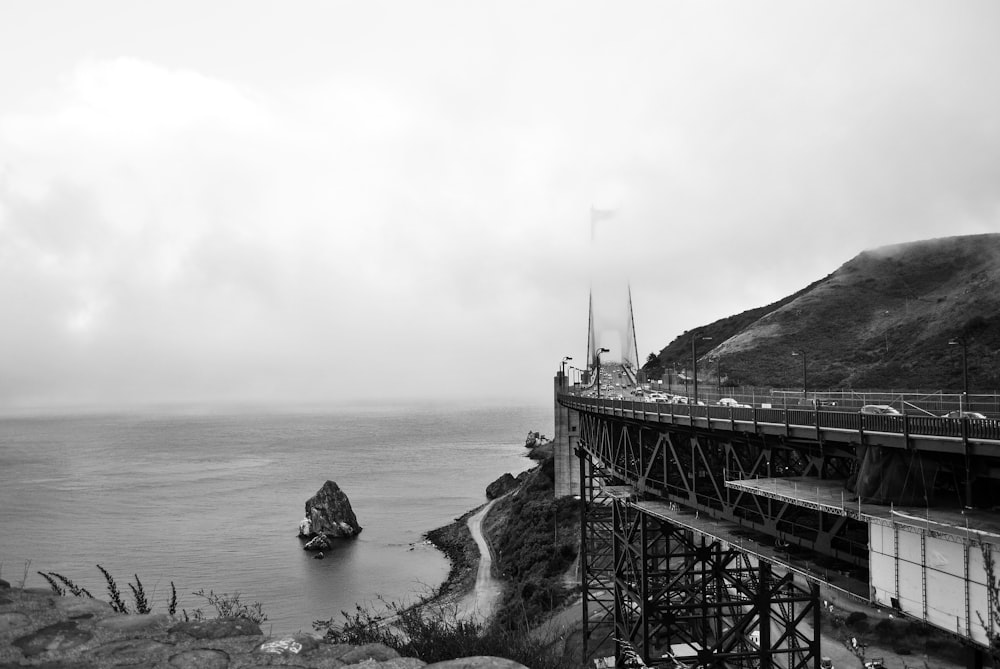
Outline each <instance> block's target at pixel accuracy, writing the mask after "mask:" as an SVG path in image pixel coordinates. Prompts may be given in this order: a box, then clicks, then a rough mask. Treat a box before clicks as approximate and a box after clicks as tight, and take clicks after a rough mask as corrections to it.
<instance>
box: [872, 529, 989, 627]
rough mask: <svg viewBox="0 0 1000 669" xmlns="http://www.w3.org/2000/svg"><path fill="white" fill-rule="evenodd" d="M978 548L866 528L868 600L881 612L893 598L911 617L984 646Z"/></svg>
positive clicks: (923, 533)
mask: <svg viewBox="0 0 1000 669" xmlns="http://www.w3.org/2000/svg"><path fill="white" fill-rule="evenodd" d="M982 545H983V544H981V543H980V542H979V541H978V540H976V537H975V535H972V536H971V537H970V538H968V539H966V538H964V537H955V536H949V537H948V538H943V537H942V536H935V533H934V532H928V531H927V530H926V529H925V528H921V527H917V526H914V525H909V524H902V523H900V524H895V525H891V526H890V525H880V524H877V523H871V524H870V525H869V548H870V551H871V552H870V558H871V587H872V599H873V600H874V602H875V603H877V604H881V605H883V606H885V607H892V600H893V599H896V601H897V602H898V603H899V608H900V610H901V611H902V612H903V613H905V614H906V615H908V616H910V617H913V618H917V619H918V620H925V621H927V622H928V623H930V624H932V625H934V626H935V627H940V628H941V629H945V630H948V631H949V632H953V633H956V634H959V635H961V636H964V637H967V638H970V639H972V640H973V641H975V642H977V643H980V644H984V645H985V644H988V641H987V635H986V632H987V630H986V627H984V625H983V624H982V622H980V616H982V619H983V621H986V622H987V624H989V618H990V613H989V602H988V596H987V587H986V582H987V580H988V579H987V577H986V569H985V566H984V560H983V553H982ZM986 546H987V549H988V550H990V551H992V552H993V554H994V555H996V547H995V546H991V545H990V544H986ZM998 622H1000V621H993V624H994V626H996V625H997V623H998Z"/></svg>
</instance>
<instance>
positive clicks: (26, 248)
mask: <svg viewBox="0 0 1000 669" xmlns="http://www.w3.org/2000/svg"><path fill="white" fill-rule="evenodd" d="M325 7H326V6H325V5H323V6H322V7H321V6H319V5H317V6H316V7H315V8H314V9H315V11H316V12H320V13H322V12H325V11H333V10H329V9H328V8H325ZM396 9H398V11H396V12H390V13H388V14H385V13H384V12H382V11H379V10H378V9H377V8H373V7H371V6H369V5H352V6H350V7H345V6H338V8H337V10H336V12H335V14H336V16H335V17H331V16H326V15H323V16H322V17H319V15H318V19H319V18H324V19H329V20H326V21H325V22H324V20H317V21H316V22H315V25H313V24H310V25H299V24H298V23H296V25H295V30H287V34H286V32H285V31H283V30H282V29H281V28H284V29H288V28H289V25H287V24H281V21H283V20H287V17H286V18H284V19H281V18H275V17H272V19H273V20H274V21H276V22H278V24H280V25H276V26H275V29H274V30H271V29H270V27H269V26H268V30H264V27H265V26H264V25H263V23H262V22H257V23H254V22H252V21H251V22H249V23H248V30H250V31H251V33H252V34H251V33H248V35H241V36H235V35H230V36H229V37H226V38H225V39H223V40H222V42H221V43H220V44H215V43H214V42H213V43H212V44H211V45H209V44H208V42H205V41H203V42H199V41H198V40H199V39H201V40H205V35H211V36H212V39H213V40H217V39H218V36H219V35H223V34H228V33H227V30H226V29H225V26H226V23H225V21H226V20H227V17H225V16H223V14H224V13H220V14H219V15H218V16H216V15H215V14H213V13H206V14H205V15H204V16H201V18H202V20H203V23H199V24H198V30H197V31H195V32H192V33H190V34H189V33H188V32H186V31H187V30H188V27H187V24H185V23H184V21H183V19H184V18H185V16H186V14H185V11H187V10H184V9H180V10H178V12H176V16H174V15H173V14H174V13H173V10H171V12H164V13H158V14H157V16H158V17H159V20H161V21H162V22H163V23H164V26H165V27H164V29H163V31H162V32H160V33H156V34H150V35H149V41H150V45H149V48H148V49H138V48H134V47H135V45H134V44H131V43H126V42H122V41H117V40H118V38H117V37H116V35H122V34H129V33H128V30H127V28H128V26H127V25H118V26H116V30H115V31H112V32H105V33H101V32H99V31H100V26H91V28H92V29H93V30H94V31H98V32H96V33H95V37H93V38H88V39H95V40H96V39H97V36H98V35H102V36H103V37H102V39H106V41H107V42H108V43H109V44H111V45H113V47H114V48H120V49H121V50H122V51H121V52H122V53H132V54H136V53H144V54H146V56H145V57H140V56H138V55H133V56H131V57H128V58H119V57H115V56H106V55H101V54H103V53H106V51H100V52H97V54H98V55H90V56H89V57H88V59H87V60H84V61H79V60H78V59H79V54H80V53H88V50H87V49H83V48H82V47H81V46H80V45H79V44H78V45H76V46H75V47H74V48H72V49H71V48H69V47H66V46H65V45H66V44H72V40H70V42H65V41H60V42H58V44H57V46H56V47H53V53H62V51H60V49H63V48H66V49H67V51H66V53H65V59H66V62H68V63H71V64H72V67H69V68H67V69H65V70H64V72H65V74H64V75H63V76H62V78H60V79H56V78H53V77H47V78H41V79H40V80H39V81H38V82H36V84H37V86H38V87H39V88H42V87H44V88H46V91H45V94H44V95H38V96H37V97H22V98H18V99H16V100H15V101H14V102H13V103H6V104H5V105H4V106H0V309H3V310H4V312H5V314H9V315H10V316H11V322H12V325H11V326H10V327H8V328H4V330H3V331H0V345H3V346H5V347H6V348H7V350H11V347H14V350H18V351H19V356H18V357H17V359H16V360H14V359H10V360H7V361H5V362H3V363H0V365H2V367H0V398H7V399H8V400H9V401H14V400H15V399H17V400H18V401H28V399H31V398H36V399H37V398H42V399H44V398H49V399H52V398H56V397H57V396H58V397H59V398H63V399H72V398H73V397H87V398H104V399H107V400H108V401H112V400H117V399H121V398H149V399H165V398H166V399H169V398H175V399H176V398H189V399H194V400H197V399H203V398H207V399H211V398H239V397H262V398H296V397H319V398H336V397H341V396H344V397H346V396H357V395H359V394H360V395H365V396H376V397H384V396H386V395H392V394H398V395H401V396H402V395H413V394H420V395H423V396H427V395H441V396H452V395H460V396H470V395H471V396H480V395H483V394H490V393H501V394H514V395H516V394H520V393H522V392H524V389H525V388H532V389H534V390H533V391H532V392H536V393H537V394H536V395H535V396H536V397H541V398H543V399H544V398H545V396H546V395H547V390H546V389H547V387H548V386H547V383H548V379H549V377H550V375H551V372H552V371H553V370H554V369H555V365H556V362H557V361H558V360H559V359H560V358H561V357H562V356H563V355H573V356H574V357H575V358H577V359H578V360H582V359H583V358H584V354H585V352H584V350H582V349H583V347H584V346H585V335H586V333H585V330H586V324H587V293H588V288H589V286H590V285H591V284H592V283H593V282H595V281H602V282H605V283H606V284H608V285H610V284H612V283H614V284H615V285H621V284H622V283H624V281H625V280H626V279H627V281H628V282H630V284H631V286H632V295H633V300H634V303H635V308H636V326H637V328H638V333H639V339H640V341H639V348H640V354H643V355H644V353H645V352H648V351H650V350H654V349H659V348H660V347H662V346H663V345H664V344H666V343H667V342H669V341H670V340H671V339H673V337H674V336H676V335H677V334H678V333H680V332H683V331H684V330H687V329H690V328H692V327H695V326H697V325H701V324H703V323H706V322H709V321H711V320H713V319H714V318H719V317H723V316H727V315H730V314H732V313H736V312H740V311H743V310H746V309H750V308H754V307H757V306H760V305H762V304H766V303H768V302H771V301H773V300H775V299H779V298H780V297H783V296H785V295H788V294H790V293H792V292H794V291H795V290H798V289H799V288H801V287H802V286H804V285H806V284H807V283H809V282H811V281H813V280H816V279H818V278H821V277H822V276H823V275H825V274H826V273H828V272H830V271H832V270H834V269H835V268H836V267H837V266H839V265H840V264H841V263H843V262H845V261H846V260H848V259H849V258H851V257H853V256H854V255H856V254H857V253H858V252H860V251H861V250H863V249H865V248H871V247H876V246H882V245H884V244H889V243H896V242H901V241H909V240H913V239H921V238H929V237H940V236H943V235H948V234H964V233H974V232H987V231H992V230H994V229H995V228H996V225H997V217H998V214H1000V200H998V195H997V193H996V190H995V187H994V186H995V184H996V183H997V182H998V179H997V177H998V176H1000V175H998V174H997V170H998V168H997V165H1000V161H998V160H997V156H998V154H1000V133H998V132H997V121H996V119H997V118H1000V89H998V88H997V87H996V86H995V85H994V84H993V82H994V81H996V79H997V75H1000V72H997V71H996V70H997V66H996V63H998V62H1000V53H998V49H1000V47H998V46H997V44H998V43H997V41H996V40H995V39H994V36H993V35H992V31H991V30H990V29H989V26H992V25H995V20H993V19H995V18H996V9H995V8H993V7H992V6H991V5H990V4H983V5H975V8H974V9H975V11H970V13H969V14H964V13H957V12H953V11H947V10H944V9H939V8H938V6H937V5H934V4H933V3H922V2H917V3H912V2H910V3H887V4H886V5H880V6H879V7H877V8H864V10H863V11H862V10H859V8H858V7H854V6H845V5H842V4H839V3H838V4H821V5H809V6H805V5H801V4H798V3H786V2H773V3H770V2H769V3H764V4H763V5H761V4H758V3H755V4H754V5H746V6H743V5H736V4H732V5H728V4H727V5H725V6H707V5H703V4H701V3H691V4H685V3H674V4H671V5H660V4H658V3H654V4H650V5H645V6H643V5H641V4H640V5H635V6H630V7H629V8H616V9H615V10H614V11H609V10H608V9H607V8H606V7H604V6H602V5H601V4H600V3H583V4H577V5H573V7H572V8H571V9H568V8H567V7H565V6H563V5H562V4H561V3H541V4H540V5H538V4H535V3H533V4H532V6H531V8H530V11H529V9H528V8H527V7H525V6H520V5H517V4H516V3H515V4H514V5H512V6H507V5H505V6H504V10H503V11H499V10H497V9H496V8H490V7H485V8H484V7H482V6H477V7H473V6H462V7H457V6H456V7H451V8H450V9H449V12H450V14H449V18H451V19H453V21H452V22H450V23H449V22H445V21H443V20H442V19H443V15H442V14H440V13H439V12H437V11H434V10H429V9H426V8H421V9H420V10H419V11H418V10H415V9H408V8H405V7H402V6H399V7H397V8H396ZM248 12H250V14H248V18H254V17H256V18H258V19H259V18H260V15H258V14H253V10H252V9H248ZM251 14H252V16H251ZM268 16H271V15H270V14H269V15H268ZM188 18H190V17H188ZM333 18H336V22H333ZM115 20H119V19H115ZM121 20H124V19H121ZM172 20H173V21H176V22H177V23H176V24H171V23H170V21H172ZM213 21H218V22H220V23H218V24H215V23H213ZM456 21H457V23H455V22H456ZM334 24H335V25H336V26H337V28H336V31H335V32H336V35H335V38H331V36H330V34H329V31H328V30H327V29H326V28H325V27H324V26H329V25H334ZM885 25H893V26H894V30H893V31H892V34H891V35H886V33H885V31H884V26H885ZM455 26H458V28H456V27H455ZM213 28H214V29H213ZM199 36H200V37H199ZM292 36H294V39H292V38H291V37H292ZM181 38H184V39H181ZM79 39H81V40H82V39H83V38H82V37H79ZM185 40H187V41H185ZM269 40H273V42H272V41H269ZM94 43H97V42H94ZM181 43H185V44H188V43H190V49H178V47H177V46H176V45H177V44H181ZM262 44H268V45H269V48H267V49H262V48H261V45H262ZM220 45H221V46H223V47H225V48H222V49H220V48H218V47H219V46H220ZM22 46H24V47H25V48H26V49H30V48H35V49H36V51H28V52H26V54H25V56H26V57H25V63H26V67H29V68H30V67H31V66H32V65H33V64H35V63H36V62H40V61H41V60H42V56H44V55H45V54H42V53H41V52H40V51H37V48H38V47H32V46H31V44H29V43H26V44H24V45H22ZM209 46H212V47H213V48H211V49H209V48H208V47H209ZM126 47H128V48H126ZM109 50H111V47H109ZM150 54H154V55H155V56H157V57H153V56H152V55H150ZM32 55H33V56H34V58H33V59H32V58H29V56H32ZM78 63H79V64H78ZM3 72H4V70H3V68H2V67H0V76H5V77H7V78H11V79H12V80H13V78H12V77H13V75H11V74H10V72H8V73H7V75H4V74H3ZM18 74H19V76H20V71H18ZM18 80H21V79H18ZM2 81H3V79H0V83H2ZM591 206H596V207H599V208H601V207H606V208H619V210H620V212H621V215H620V216H619V217H617V218H616V220H615V221H614V225H608V226H606V227H602V228H601V229H600V230H599V240H598V241H599V245H598V246H596V247H595V246H591V245H590V243H589V210H590V207H591ZM609 290H610V291H611V292H614V290H616V289H614V288H611V289H609ZM609 299H610V300H611V301H614V299H615V298H614V297H611V298H609ZM624 299H625V297H624V295H622V297H621V301H622V302H624ZM620 307H621V305H617V306H615V307H614V309H613V310H614V311H619V310H620ZM609 310H611V307H609Z"/></svg>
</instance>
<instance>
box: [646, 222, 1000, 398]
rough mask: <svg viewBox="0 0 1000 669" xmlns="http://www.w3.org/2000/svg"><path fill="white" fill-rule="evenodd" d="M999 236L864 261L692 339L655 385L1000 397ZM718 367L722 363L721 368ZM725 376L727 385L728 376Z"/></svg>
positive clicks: (878, 253) (656, 360)
mask: <svg viewBox="0 0 1000 669" xmlns="http://www.w3.org/2000/svg"><path fill="white" fill-rule="evenodd" d="M998 258H1000V234H987V235H969V236H963V237H949V238H944V239H934V240H929V241H922V242H912V243H908V244H898V245H895V246H891V247H884V248H880V249H875V250H873V251H866V252H864V253H861V254H860V255H858V256H857V257H855V258H853V259H852V260H850V261H849V262H847V263H845V264H844V265H842V266H841V267H840V268H839V269H837V270H836V271H835V272H833V273H832V274H830V275H829V276H826V277H824V278H823V279H820V280H819V281H816V282H814V283H813V284H811V285H809V286H807V287H805V288H803V289H802V290H799V291H798V292H795V293H793V294H791V295H789V296H788V297H786V298H784V299H782V300H779V301H777V302H774V303H772V304H769V305H767V306H764V307H759V308H757V309H751V310H748V311H744V312H743V313H741V314H737V315H735V316H730V317H728V318H724V319H720V320H718V321H715V322H713V323H710V324H708V325H704V326H701V327H698V328H695V329H693V330H691V331H688V332H684V333H683V334H681V335H680V336H678V337H677V338H675V339H674V340H673V341H672V342H671V343H670V344H669V345H667V346H666V347H664V348H663V349H661V350H660V351H659V352H655V353H651V354H650V356H649V358H648V359H647V361H646V364H645V365H644V366H643V369H644V371H645V372H646V374H647V376H648V377H649V378H662V376H663V375H664V374H665V373H666V372H674V371H676V372H683V371H687V370H690V367H691V339H692V337H694V338H698V339H701V338H704V337H710V338H711V341H703V342H702V343H701V344H700V345H699V348H698V357H699V370H700V372H701V373H700V374H699V376H701V377H707V378H713V377H718V376H722V379H723V385H749V386H765V387H779V388H781V387H784V388H794V387H800V386H801V384H802V376H803V374H802V373H803V368H802V365H801V359H798V358H792V357H791V352H792V351H796V350H798V351H806V352H807V354H808V377H809V386H810V387H812V388H824V389H842V390H847V389H886V390H888V389H896V390H903V389H906V390H930V391H935V390H946V391H950V392H957V391H959V390H961V389H962V385H963V381H962V377H963V368H962V353H963V351H962V350H961V348H960V347H959V346H949V345H948V342H949V341H952V340H954V339H956V338H961V339H963V340H964V341H965V342H966V351H965V352H966V356H965V357H966V360H967V364H968V377H969V385H970V393H973V394H974V393H976V392H987V391H992V390H994V389H996V388H1000V262H998ZM712 361H714V362H712ZM720 366H721V371H722V374H719V368H720Z"/></svg>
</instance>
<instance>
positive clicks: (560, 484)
mask: <svg viewBox="0 0 1000 669" xmlns="http://www.w3.org/2000/svg"><path fill="white" fill-rule="evenodd" d="M567 379H568V377H567V376H566V375H565V374H563V373H562V372H560V373H557V374H556V378H555V383H554V384H553V390H554V393H553V404H554V411H555V429H556V432H555V436H554V437H553V444H552V450H553V453H554V457H555V463H554V464H555V474H556V481H555V484H556V493H555V494H556V497H565V496H566V495H579V494H580V463H579V461H578V460H577V458H576V446H577V442H578V441H579V438H580V414H579V413H578V412H576V411H573V410H572V409H567V408H565V407H563V406H561V405H560V404H559V399H558V397H559V393H560V392H565V391H566V389H567V385H566V384H567Z"/></svg>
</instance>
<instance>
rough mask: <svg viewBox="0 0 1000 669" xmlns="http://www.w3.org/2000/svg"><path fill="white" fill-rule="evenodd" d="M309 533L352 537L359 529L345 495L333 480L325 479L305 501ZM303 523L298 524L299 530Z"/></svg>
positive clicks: (331, 536)
mask: <svg viewBox="0 0 1000 669" xmlns="http://www.w3.org/2000/svg"><path fill="white" fill-rule="evenodd" d="M305 520H308V521H309V531H310V532H311V534H309V535H303V536H315V535H318V534H322V535H325V536H326V537H327V538H328V539H329V538H340V537H353V536H355V535H356V534H358V533H359V532H360V531H361V526H360V525H358V519H357V517H356V516H355V515H354V510H353V509H352V508H351V501H350V500H349V499H347V495H345V494H344V491H343V490H341V489H340V486H338V485H337V484H336V483H334V482H333V481H327V482H326V483H324V484H323V487H322V488H320V489H319V492H317V493H316V494H315V495H313V496H312V497H310V498H309V500H308V501H306V517H305ZM303 526H304V523H300V524H299V529H300V531H301V530H302V529H303Z"/></svg>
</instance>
